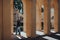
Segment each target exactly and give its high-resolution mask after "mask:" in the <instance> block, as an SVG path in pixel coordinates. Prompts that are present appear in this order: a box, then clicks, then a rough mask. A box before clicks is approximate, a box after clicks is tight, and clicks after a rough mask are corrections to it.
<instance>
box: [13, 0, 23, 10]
mask: <svg viewBox="0 0 60 40" xmlns="http://www.w3.org/2000/svg"><path fill="white" fill-rule="evenodd" d="M14 7H15V8H17V9H19V10H21V9H22V1H21V0H14Z"/></svg>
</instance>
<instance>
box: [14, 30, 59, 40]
mask: <svg viewBox="0 0 60 40" xmlns="http://www.w3.org/2000/svg"><path fill="white" fill-rule="evenodd" d="M36 34H37V35H38V36H37V37H36V38H27V36H26V33H24V32H21V36H23V37H20V36H16V37H15V40H60V33H55V32H54V31H53V30H51V35H45V34H44V32H40V31H36Z"/></svg>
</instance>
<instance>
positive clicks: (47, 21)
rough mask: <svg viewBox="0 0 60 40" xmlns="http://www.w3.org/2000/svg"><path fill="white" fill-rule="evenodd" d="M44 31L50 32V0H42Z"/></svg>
mask: <svg viewBox="0 0 60 40" xmlns="http://www.w3.org/2000/svg"><path fill="white" fill-rule="evenodd" d="M44 33H45V34H49V33H50V1H49V0H44Z"/></svg>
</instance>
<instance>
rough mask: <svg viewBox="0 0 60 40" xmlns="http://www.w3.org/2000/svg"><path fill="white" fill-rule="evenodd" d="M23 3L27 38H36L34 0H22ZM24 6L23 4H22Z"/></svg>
mask: <svg viewBox="0 0 60 40" xmlns="http://www.w3.org/2000/svg"><path fill="white" fill-rule="evenodd" d="M23 1H24V2H25V7H24V12H25V15H24V18H26V19H25V20H24V21H25V27H26V34H27V37H35V36H36V0H23ZM23 5H24V4H23Z"/></svg>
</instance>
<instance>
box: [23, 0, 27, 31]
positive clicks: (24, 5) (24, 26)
mask: <svg viewBox="0 0 60 40" xmlns="http://www.w3.org/2000/svg"><path fill="white" fill-rule="evenodd" d="M22 2H23V31H24V32H26V10H25V9H26V2H25V0H22Z"/></svg>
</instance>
